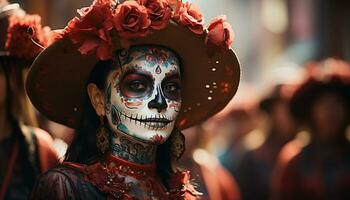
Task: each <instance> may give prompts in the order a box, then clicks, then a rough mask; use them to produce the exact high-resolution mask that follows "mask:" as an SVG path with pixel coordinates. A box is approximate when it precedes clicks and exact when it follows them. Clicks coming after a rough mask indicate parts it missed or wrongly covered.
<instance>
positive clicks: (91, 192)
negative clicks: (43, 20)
mask: <svg viewBox="0 0 350 200" xmlns="http://www.w3.org/2000/svg"><path fill="white" fill-rule="evenodd" d="M79 14H80V18H78V17H76V18H74V19H72V20H71V21H70V22H69V23H68V26H67V27H66V28H65V29H64V30H61V31H56V35H55V39H56V41H55V42H54V43H53V44H52V45H51V46H49V47H48V48H46V49H45V50H44V51H43V53H42V54H40V55H39V56H38V58H37V59H36V60H35V62H34V63H33V65H32V68H31V71H30V73H29V76H28V79H27V91H28V94H29V97H30V99H31V101H32V103H33V105H34V106H35V107H36V108H37V109H38V110H39V111H40V112H42V113H43V114H44V115H46V116H47V117H48V118H49V119H51V120H53V121H56V122H59V123H62V124H65V125H67V126H69V127H73V128H75V129H76V137H75V139H74V141H73V143H72V144H71V146H70V147H69V149H68V152H67V155H66V159H65V162H64V163H63V164H62V165H60V166H58V167H56V168H53V169H51V170H50V171H48V172H47V173H45V174H44V175H43V176H42V177H41V178H40V179H39V180H38V182H37V184H36V187H35V189H34V191H33V194H32V198H33V199H67V198H70V199H195V198H196V197H198V196H199V195H200V193H199V192H197V191H196V190H195V187H194V186H193V185H192V184H191V183H190V175H189V172H188V171H186V170H178V169H173V165H172V162H173V161H176V160H177V159H178V158H180V157H181V155H182V153H183V151H184V136H183V135H182V134H181V132H180V130H182V129H185V128H188V127H190V126H193V125H194V124H197V123H199V122H201V121H203V120H205V119H207V118H209V117H211V116H212V115H214V114H215V113H217V112H218V111H220V110H221V109H222V108H223V107H225V105H226V104H227V103H228V102H229V101H230V99H231V98H232V97H233V96H234V94H235V92H236V90H237V87H238V82H239V77H240V69H239V62H238V60H237V57H236V55H235V53H234V52H233V50H232V49H231V48H230V45H231V42H232V39H233V38H232V37H233V35H232V31H231V27H230V25H229V24H228V23H227V22H226V20H225V17H224V16H220V17H218V18H216V19H215V20H213V21H212V22H211V24H210V26H209V27H208V28H205V27H204V25H203V17H202V15H201V14H200V12H199V10H198V9H197V8H196V7H195V6H194V5H192V4H190V3H185V2H182V1H178V0H168V1H166V0H138V1H134V0H127V1H123V2H121V1H118V2H115V1H111V0H95V1H94V2H93V4H92V5H91V6H89V7H87V8H83V9H80V10H79Z"/></svg>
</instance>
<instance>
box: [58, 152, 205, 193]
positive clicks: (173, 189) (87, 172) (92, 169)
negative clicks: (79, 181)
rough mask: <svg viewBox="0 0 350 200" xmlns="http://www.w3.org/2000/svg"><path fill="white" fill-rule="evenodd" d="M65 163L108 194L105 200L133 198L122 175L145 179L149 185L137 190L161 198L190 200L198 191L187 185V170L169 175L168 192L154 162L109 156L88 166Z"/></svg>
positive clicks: (129, 186) (188, 176) (130, 188)
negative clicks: (149, 163) (129, 160)
mask: <svg viewBox="0 0 350 200" xmlns="http://www.w3.org/2000/svg"><path fill="white" fill-rule="evenodd" d="M64 165H67V166H70V167H72V168H75V169H77V170H79V171H81V172H82V173H83V179H84V180H85V181H86V182H89V183H91V184H92V185H93V186H95V187H96V188H98V190H99V191H101V192H102V193H104V194H106V195H107V199H115V198H116V199H134V198H135V197H134V195H133V194H132V185H130V184H128V183H127V182H126V180H125V177H127V176H131V177H134V178H136V179H137V180H140V181H142V180H148V181H149V182H150V183H151V185H149V186H144V185H142V184H141V185H140V186H139V187H140V189H142V190H145V191H147V193H152V194H153V195H155V196H157V197H159V198H161V199H170V200H180V199H184V200H192V199H196V197H197V196H198V195H199V194H200V193H198V192H197V191H196V190H195V188H194V187H193V186H192V185H191V184H190V174H189V171H177V172H175V173H174V174H172V175H171V176H170V178H169V186H170V190H169V192H166V191H165V189H164V187H163V186H162V184H161V181H160V180H159V178H158V176H157V174H156V171H155V165H139V164H135V163H131V162H128V161H125V160H121V159H119V158H117V157H114V156H108V157H107V158H106V161H105V162H96V163H94V164H91V165H82V164H78V163H72V162H65V163H64Z"/></svg>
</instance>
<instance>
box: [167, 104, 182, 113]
mask: <svg viewBox="0 0 350 200" xmlns="http://www.w3.org/2000/svg"><path fill="white" fill-rule="evenodd" d="M168 105H169V108H174V110H175V112H179V111H180V105H181V103H180V102H178V101H169V102H168Z"/></svg>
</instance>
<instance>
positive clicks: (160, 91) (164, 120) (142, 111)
mask: <svg viewBox="0 0 350 200" xmlns="http://www.w3.org/2000/svg"><path fill="white" fill-rule="evenodd" d="M118 56H119V60H120V64H121V66H122V67H121V69H117V70H114V71H112V72H111V73H110V74H109V76H108V82H107V83H108V84H107V86H108V87H107V92H106V102H107V103H106V113H107V119H108V123H109V125H110V127H111V129H112V130H114V131H116V132H123V133H125V134H127V135H130V136H133V137H135V138H137V139H141V140H142V141H144V142H148V143H156V144H161V143H163V142H164V141H165V140H166V139H167V138H168V137H169V135H170V134H171V132H172V130H173V128H174V125H175V120H176V117H177V115H178V114H179V111H180V107H181V96H180V67H179V60H178V59H177V57H176V55H175V54H174V53H173V52H172V51H170V50H168V49H166V48H163V47H159V46H138V47H132V48H130V49H129V51H121V52H119V55H118Z"/></svg>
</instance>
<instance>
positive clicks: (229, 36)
mask: <svg viewBox="0 0 350 200" xmlns="http://www.w3.org/2000/svg"><path fill="white" fill-rule="evenodd" d="M233 38H234V33H233V31H232V28H231V25H230V24H229V23H228V22H227V21H226V16H225V15H221V16H218V17H216V18H215V19H213V20H212V21H211V22H210V25H209V27H208V34H207V37H206V38H205V43H206V44H208V42H210V43H212V44H214V45H216V46H224V47H226V48H229V47H230V46H231V44H232V41H233Z"/></svg>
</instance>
